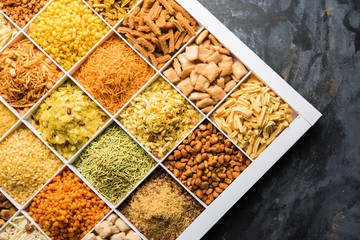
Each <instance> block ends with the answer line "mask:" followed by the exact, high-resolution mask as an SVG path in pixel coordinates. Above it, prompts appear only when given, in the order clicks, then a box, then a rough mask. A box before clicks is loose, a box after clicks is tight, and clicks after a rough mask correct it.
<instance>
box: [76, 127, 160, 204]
mask: <svg viewBox="0 0 360 240" xmlns="http://www.w3.org/2000/svg"><path fill="white" fill-rule="evenodd" d="M155 164H156V162H155V161H154V160H153V159H152V158H151V157H150V156H149V155H148V154H147V153H146V152H145V151H144V150H143V149H142V148H141V147H140V146H139V145H138V144H137V143H136V142H135V141H134V140H132V139H131V138H130V137H129V136H128V135H127V134H126V133H125V132H124V130H122V129H121V128H120V127H119V126H117V125H115V124H114V125H112V126H110V127H109V128H107V129H106V130H105V131H104V132H103V133H102V134H101V135H100V136H98V137H97V138H96V139H95V140H94V141H92V142H91V143H90V144H89V146H88V147H86V148H85V150H84V151H83V152H82V153H81V155H80V156H79V158H78V160H77V161H76V162H75V164H74V165H75V167H76V168H77V169H78V170H79V172H80V173H81V174H82V175H83V176H85V178H86V179H87V180H88V181H89V182H90V183H91V184H92V185H93V186H94V187H95V188H96V190H98V191H99V192H100V193H101V194H102V195H103V196H105V197H106V198H107V199H108V200H109V201H110V202H111V203H113V204H117V203H118V202H119V201H120V200H121V199H122V198H123V197H124V196H125V195H126V194H127V193H128V192H129V191H130V190H131V189H132V188H133V187H134V186H135V185H136V184H137V183H138V182H139V181H140V180H141V179H142V178H143V177H145V176H146V174H147V173H148V172H149V171H150V170H151V169H152V168H153V167H154V166H155Z"/></svg>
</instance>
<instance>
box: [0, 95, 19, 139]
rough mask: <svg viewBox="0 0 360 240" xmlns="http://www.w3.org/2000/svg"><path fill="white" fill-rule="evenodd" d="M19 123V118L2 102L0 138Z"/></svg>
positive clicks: (0, 109)
mask: <svg viewBox="0 0 360 240" xmlns="http://www.w3.org/2000/svg"><path fill="white" fill-rule="evenodd" d="M17 121H18V118H17V117H16V116H15V115H14V114H13V113H12V112H11V111H10V110H9V109H8V108H7V107H6V106H5V105H4V104H2V103H1V102H0V138H1V137H2V136H3V135H4V134H5V133H6V132H7V131H8V130H9V129H10V128H11V127H12V126H13V125H14V124H15V123H16V122H17Z"/></svg>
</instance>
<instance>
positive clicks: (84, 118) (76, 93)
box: [31, 81, 107, 159]
mask: <svg viewBox="0 0 360 240" xmlns="http://www.w3.org/2000/svg"><path fill="white" fill-rule="evenodd" d="M106 120H107V116H106V114H105V113H104V112H103V111H102V110H101V109H100V108H99V107H98V106H97V105H96V103H95V102H93V101H92V100H91V99H90V98H89V97H88V96H86V94H85V93H84V92H83V91H82V90H81V89H80V88H79V87H77V86H76V85H75V84H74V83H72V82H70V81H68V82H66V83H64V84H63V85H62V86H60V87H59V88H58V89H57V90H55V91H54V92H53V93H51V94H50V96H49V97H48V98H46V99H45V101H44V102H43V103H42V104H41V105H40V107H39V108H38V109H37V110H36V112H35V114H33V116H32V119H31V123H32V124H33V125H34V127H35V129H37V130H38V132H39V133H40V135H41V137H42V139H44V140H45V141H46V142H47V143H49V145H50V146H52V147H54V148H55V149H56V150H57V151H58V152H59V153H60V154H61V155H62V156H63V157H65V158H66V159H69V158H71V157H72V156H73V155H74V154H75V153H76V152H77V151H78V150H79V149H80V148H81V147H82V146H83V145H84V144H85V143H86V142H87V141H88V140H89V139H90V138H91V137H92V136H93V135H94V134H95V133H96V132H97V131H98V130H99V129H100V128H101V126H102V125H104V123H105V121H106Z"/></svg>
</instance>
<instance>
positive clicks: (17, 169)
mask: <svg viewBox="0 0 360 240" xmlns="http://www.w3.org/2000/svg"><path fill="white" fill-rule="evenodd" d="M0 156H1V161H0V187H1V188H2V189H4V190H5V192H7V193H8V194H9V195H10V196H11V197H12V198H14V199H15V200H16V201H17V202H18V203H20V204H25V203H26V202H27V201H28V200H29V199H30V198H31V197H32V196H33V195H34V194H35V193H36V191H38V190H39V189H40V188H41V186H42V185H43V184H45V183H46V181H47V180H49V179H50V178H51V177H52V176H53V175H54V174H55V172H56V171H57V170H59V169H60V167H61V166H62V165H63V163H62V162H61V160H60V159H59V158H58V157H57V156H56V155H55V154H54V153H52V152H51V150H50V149H49V148H47V147H46V146H45V145H44V144H43V143H42V142H41V140H40V139H38V138H37V137H36V136H35V135H34V134H33V133H32V132H31V131H30V130H29V129H28V128H26V127H25V126H21V127H20V128H18V129H16V130H15V131H14V132H12V133H11V134H10V135H9V136H7V137H6V138H5V139H4V140H3V141H1V142H0Z"/></svg>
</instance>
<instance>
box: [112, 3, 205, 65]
mask: <svg viewBox="0 0 360 240" xmlns="http://www.w3.org/2000/svg"><path fill="white" fill-rule="evenodd" d="M198 27H199V25H198V24H197V22H196V21H195V19H193V18H192V17H191V16H190V15H189V14H188V13H187V12H186V11H185V10H184V9H183V8H182V7H181V6H180V5H178V4H177V3H176V2H175V1H173V0H148V1H144V3H143V5H142V6H141V7H136V8H135V9H134V10H133V11H132V12H131V13H129V14H128V15H126V16H125V17H124V21H123V22H122V25H121V26H120V27H119V28H118V29H117V31H118V32H119V33H121V34H124V35H125V38H126V39H127V40H128V41H129V42H130V43H131V44H132V45H133V46H134V47H135V49H137V50H138V51H139V52H140V53H141V54H142V55H143V56H144V57H146V58H149V60H150V62H151V63H152V64H153V65H154V66H155V67H156V68H161V67H162V66H163V65H164V64H165V63H166V62H167V61H169V60H170V59H171V56H172V54H174V52H175V51H176V50H179V49H180V47H181V46H182V45H183V44H185V43H186V42H187V41H189V40H190V38H191V37H192V36H195V35H196V30H197V29H198ZM192 54H193V56H194V57H195V55H196V53H194V52H193V53H192Z"/></svg>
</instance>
